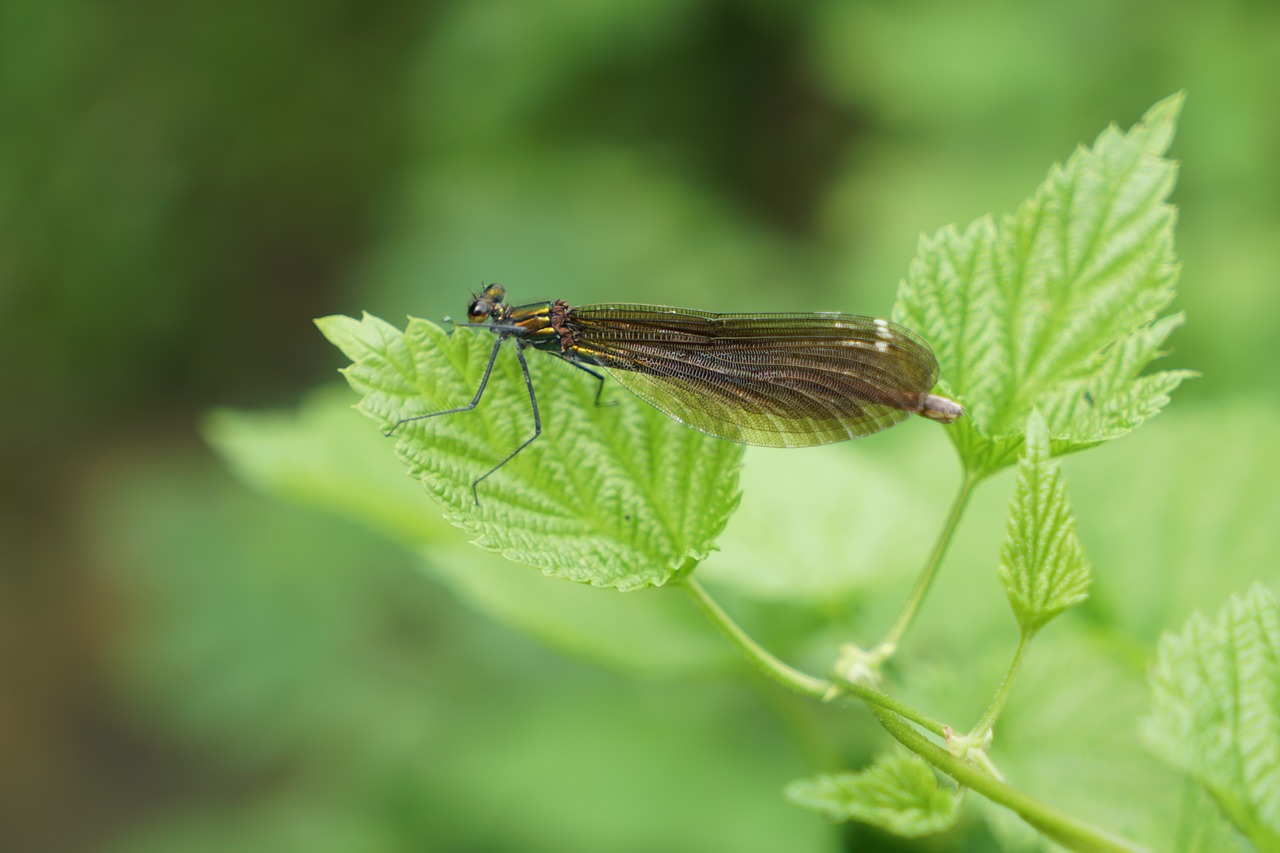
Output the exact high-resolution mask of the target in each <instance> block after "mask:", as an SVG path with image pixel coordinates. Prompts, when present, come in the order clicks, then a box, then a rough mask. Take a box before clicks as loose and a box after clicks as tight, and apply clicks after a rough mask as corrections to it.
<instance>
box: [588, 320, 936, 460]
mask: <svg viewBox="0 0 1280 853" xmlns="http://www.w3.org/2000/svg"><path fill="white" fill-rule="evenodd" d="M569 325H570V328H571V329H572V330H573V332H574V334H575V354H576V355H578V357H580V358H582V359H584V360H589V361H593V362H595V363H597V364H599V365H601V366H602V367H604V368H605V369H606V370H608V371H609V373H610V375H612V376H613V377H614V378H615V379H616V380H618V382H619V383H620V384H622V385H623V386H624V387H625V388H627V389H628V390H629V391H631V392H632V393H634V394H635V395H636V396H637V397H639V398H640V399H642V400H644V401H645V402H647V403H649V404H650V405H652V406H654V407H655V408H657V409H659V410H660V411H662V412H664V413H666V414H667V415H669V416H670V417H672V418H674V419H675V420H677V421H680V422H681V423H684V424H687V425H688V426H691V427H693V428H695V429H698V430H701V431H702V432H706V433H709V434H711V435H716V436H719V437H721V438H726V439H729V440H731V441H738V442H742V443H745V444H756V445H762V446H768V447H804V446H809V445H815V444H827V443H830V442H835V441H845V440H847V439H850V438H858V437H861V436H864V435H869V434H871V433H874V432H878V431H880V430H882V429H887V428H888V427H891V426H893V425H894V424H897V423H900V422H901V421H903V420H905V419H906V418H907V417H909V416H910V414H911V413H912V412H913V411H917V410H918V409H919V408H920V405H921V402H922V401H923V399H924V396H925V395H926V394H927V393H928V392H929V390H930V389H931V388H932V387H933V385H934V384H935V382H936V381H937V378H938V365H937V361H936V359H935V358H934V356H933V352H932V351H931V350H930V349H929V347H928V345H927V344H926V343H925V342H924V341H923V340H921V339H920V338H919V336H917V335H916V334H915V333H914V332H911V331H910V330H908V329H905V328H903V327H901V326H898V325H896V324H893V323H889V322H887V321H885V320H879V319H876V318H872V317H863V316H858V315H853V314H713V313H709V312H701V311H687V310H682V309H673V308H663V307H657V306H645V305H626V304H610V305H590V306H584V307H581V308H575V309H571V310H570V316H569Z"/></svg>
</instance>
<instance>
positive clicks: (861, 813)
mask: <svg viewBox="0 0 1280 853" xmlns="http://www.w3.org/2000/svg"><path fill="white" fill-rule="evenodd" d="M785 795H786V798H787V799H788V800H789V801H790V802H792V803H794V804H795V805H797V806H800V807H802V808H806V809H812V810H813V811H816V812H821V813H822V814H825V815H826V816H827V817H829V818H831V819H832V820H838V821H846V820H856V821H860V822H862V823H869V824H871V825H873V826H878V827H880V828H881V829H883V830H886V831H887V832H892V833H893V834H895V835H900V836H903V837H905V838H916V837H919V836H922V835H929V834H931V833H934V832H941V831H942V830H944V829H947V828H948V827H950V826H951V825H952V824H953V823H955V820H956V795H955V794H954V793H953V792H951V791H948V790H946V789H944V788H942V787H940V786H939V785H938V777H937V774H935V773H934V772H933V769H932V768H931V767H930V766H929V765H928V764H926V763H925V762H924V760H923V759H921V758H918V757H916V756H914V755H903V754H898V753H895V754H892V755H882V756H880V757H879V758H877V759H876V760H875V762H874V763H873V764H872V765H871V766H870V767H868V768H867V769H866V770H863V771H861V772H858V773H834V774H824V775H821V776H815V777H813V778H811V779H797V780H796V781H794V782H792V783H791V784H790V785H788V786H787V788H786V791H785Z"/></svg>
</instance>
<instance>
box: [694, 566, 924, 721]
mask: <svg viewBox="0 0 1280 853" xmlns="http://www.w3.org/2000/svg"><path fill="white" fill-rule="evenodd" d="M681 586H683V587H684V589H685V591H686V592H688V593H689V596H690V597H691V598H692V599H693V600H694V602H695V603H696V604H697V605H698V607H699V608H701V610H702V612H703V613H704V614H706V616H707V618H708V619H710V620H711V621H712V623H713V624H714V625H715V626H716V627H717V628H719V629H720V633H722V634H724V635H725V636H726V637H728V638H729V640H730V641H731V642H732V643H733V644H734V645H735V646H737V647H738V648H739V649H740V650H741V651H742V653H743V654H744V655H746V656H747V659H748V660H750V661H751V662H752V663H753V664H755V666H756V668H757V669H759V670H760V671H761V672H763V673H764V674H765V675H767V676H769V677H770V678H772V679H773V680H774V681H776V682H778V683H779V684H781V685H782V686H783V687H786V688H788V689H790V690H794V691H795V692H796V693H799V694H801V695H802V696H808V697H810V698H813V699H821V700H823V701H828V700H830V699H833V698H835V697H836V696H840V695H843V694H848V695H851V696H856V697H858V698H859V699H861V700H862V701H863V702H866V703H867V704H868V705H877V706H879V707H881V708H884V709H885V710H886V711H890V712H892V713H894V714H897V715H898V716H900V717H904V718H906V719H908V720H910V721H912V722H913V723H915V724H916V725H918V726H920V727H921V728H924V729H926V730H928V731H931V732H933V733H934V734H936V735H938V736H939V737H942V734H943V725H942V723H939V722H938V721H937V720H934V719H931V718H930V717H927V716H925V715H924V714H922V713H921V712H920V711H917V710H916V709H915V708H912V707H911V706H910V705H908V704H907V703H906V702H902V701H899V700H897V699H894V698H893V697H892V696H889V695H888V694H885V693H881V692H880V691H879V690H876V689H875V688H873V687H868V686H866V685H863V684H846V683H841V684H837V683H835V682H832V681H827V680H825V679H821V678H814V677H813V676H812V675H809V674H808V673H804V672H801V671H800V670H798V669H796V668H795V667H792V666H788V665H787V664H785V663H783V662H782V661H780V660H778V658H776V657H774V656H773V655H772V654H770V653H769V652H768V651H767V650H765V648H764V647H763V646H761V645H760V644H759V643H757V642H756V641H755V640H753V639H751V637H750V636H749V635H748V634H747V632H746V631H744V630H742V627H741V626H740V625H738V623H737V622H734V621H733V618H732V617H731V616H730V615H729V614H728V613H725V612H724V609H723V608H722V607H721V606H720V605H719V603H717V602H716V600H715V599H714V598H712V597H711V595H710V594H709V593H708V592H707V591H706V590H705V589H703V588H702V585H701V584H699V583H698V582H697V581H695V580H694V579H693V578H691V577H686V578H685V579H684V580H683V581H682V582H681Z"/></svg>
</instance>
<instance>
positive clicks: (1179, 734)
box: [1142, 585, 1280, 850]
mask: <svg viewBox="0 0 1280 853" xmlns="http://www.w3.org/2000/svg"><path fill="white" fill-rule="evenodd" d="M1151 688H1152V692H1153V694H1154V695H1153V698H1152V712H1151V715H1150V716H1149V717H1148V718H1147V719H1146V720H1144V721H1143V727H1142V733H1143V737H1144V740H1145V741H1146V743H1147V745H1148V746H1150V747H1151V749H1153V750H1154V751H1155V752H1156V753H1158V754H1159V755H1160V756H1161V757H1163V758H1164V759H1165V760H1167V761H1169V762H1170V763H1172V764H1174V765H1176V766H1178V767H1181V768H1182V769H1184V770H1185V771H1187V772H1188V773H1190V774H1191V775H1192V776H1194V777H1195V778H1196V779H1197V780H1198V781H1199V782H1200V783H1201V784H1202V785H1204V786H1205V788H1206V789H1207V790H1208V791H1209V793H1210V794H1211V795H1212V796H1213V798H1214V799H1215V800H1216V801H1217V803H1218V805H1219V807H1221V809H1222V810H1223V812H1224V813H1225V814H1226V816H1227V818H1228V819H1229V820H1230V821H1231V822H1232V824H1234V825H1235V827H1236V828H1237V829H1238V830H1239V831H1240V832H1241V833H1243V834H1244V835H1245V836H1246V837H1247V838H1249V839H1250V840H1251V841H1252V842H1253V843H1254V844H1255V845H1257V846H1258V848H1259V849H1262V850H1280V607H1278V606H1277V603H1276V599H1275V596H1274V595H1272V594H1271V592H1269V591H1268V590H1267V589H1265V588H1264V587H1262V586H1260V585H1255V586H1254V587H1252V588H1251V589H1250V590H1249V592H1248V593H1247V594H1246V595H1243V596H1233V597H1232V598H1231V599H1230V600H1229V601H1228V602H1227V604H1226V606H1225V607H1224V608H1223V609H1222V611H1221V613H1220V614H1219V616H1218V619H1217V621H1216V622H1210V621H1209V620H1207V619H1205V618H1204V617H1203V616H1201V615H1199V614H1196V615H1194V616H1192V617H1191V619H1189V620H1188V621H1187V624H1186V626H1185V627H1184V628H1183V629H1182V631H1181V632H1179V633H1176V634H1175V633H1169V634H1166V635H1165V636H1164V637H1163V638H1162V639H1161V641H1160V649H1159V653H1158V656H1157V660H1156V666H1155V668H1154V669H1153V670H1152V672H1151Z"/></svg>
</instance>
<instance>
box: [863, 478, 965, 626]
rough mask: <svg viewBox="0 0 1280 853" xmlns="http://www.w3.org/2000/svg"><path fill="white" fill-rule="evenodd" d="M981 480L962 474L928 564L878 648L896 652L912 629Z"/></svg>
mask: <svg viewBox="0 0 1280 853" xmlns="http://www.w3.org/2000/svg"><path fill="white" fill-rule="evenodd" d="M981 480H982V475H981V474H978V473H975V472H973V471H969V470H966V471H965V473H964V479H963V480H962V481H961V482H960V490H959V491H958V492H956V497H955V500H954V501H952V503H951V512H950V513H948V514H947V521H946V523H945V524H944V525H943V527H942V533H940V534H939V535H938V541H937V543H936V544H935V545H934V546H933V552H932V553H931V554H930V555H929V561H928V562H927V563H925V565H924V569H923V570H922V571H921V572H920V577H919V578H918V579H917V580H916V585H915V588H913V589H912V590H911V596H910V597H909V598H908V599H907V603H906V605H905V606H904V607H903V608H902V612H901V613H900V614H898V621H896V622H894V623H893V627H892V628H890V629H889V633H887V634H885V637H884V639H883V640H881V641H880V647H881V648H886V647H887V648H891V649H896V648H897V647H898V645H899V644H900V643H901V642H902V637H903V636H904V635H905V634H906V633H907V629H908V628H909V627H911V622H912V620H913V619H915V616H916V613H918V612H919V611H920V605H922V604H923V603H924V598H925V596H926V595H928V593H929V587H930V586H932V585H933V579H934V578H935V577H936V576H937V574H938V567H939V566H941V565H942V558H943V557H944V556H945V555H946V553H947V548H949V547H950V546H951V540H952V538H954V536H955V533H956V528H957V527H959V525H960V516H961V515H963V514H964V509H965V507H966V506H967V505H968V503H969V498H970V496H972V495H973V489H974V487H975V486H977V485H978V483H979V481H981Z"/></svg>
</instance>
